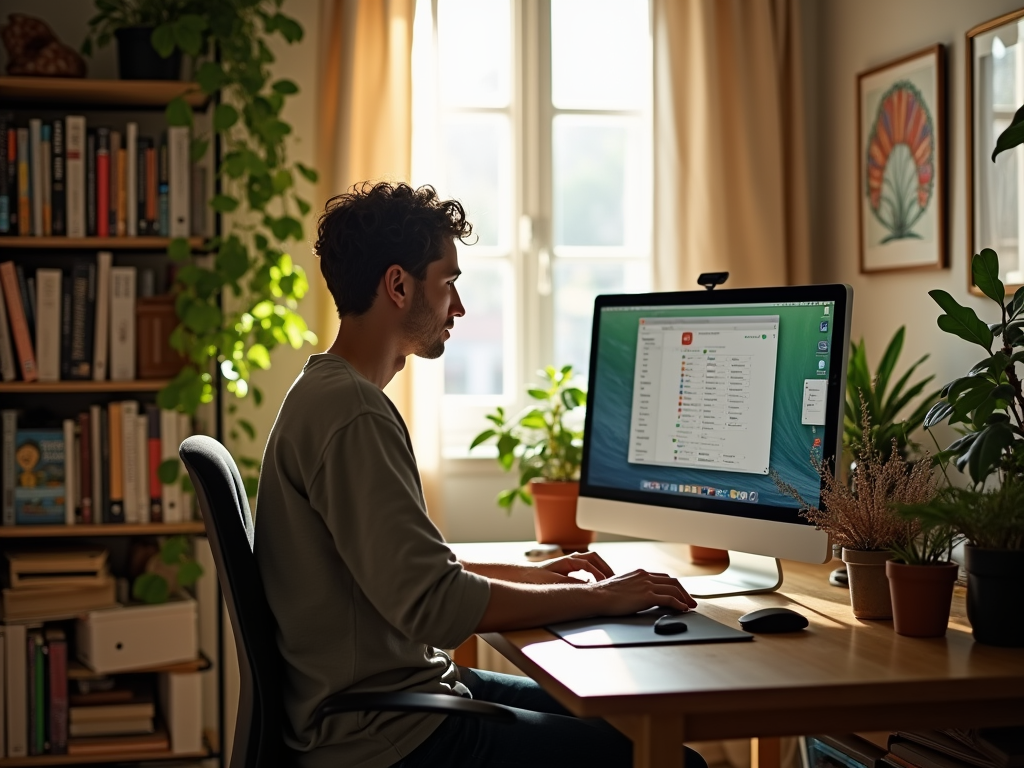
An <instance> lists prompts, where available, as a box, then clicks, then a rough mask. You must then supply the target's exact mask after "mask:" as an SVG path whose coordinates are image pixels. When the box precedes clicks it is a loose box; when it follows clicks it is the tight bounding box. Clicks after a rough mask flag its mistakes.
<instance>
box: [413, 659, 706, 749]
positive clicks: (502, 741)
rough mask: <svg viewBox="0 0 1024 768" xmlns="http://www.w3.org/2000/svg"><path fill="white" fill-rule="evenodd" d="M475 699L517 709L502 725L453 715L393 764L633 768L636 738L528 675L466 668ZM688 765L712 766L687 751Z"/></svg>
mask: <svg viewBox="0 0 1024 768" xmlns="http://www.w3.org/2000/svg"><path fill="white" fill-rule="evenodd" d="M461 671H462V682H463V683H464V684H465V685H466V687H467V688H469V690H470V691H472V692H473V698H474V699H479V700H480V701H492V702H494V703H496V704H504V705H506V706H509V707H514V708H515V709H516V717H517V718H518V720H519V722H518V723H516V724H515V725H503V724H501V723H494V722H491V721H488V720H483V719H481V718H478V717H459V716H453V715H449V716H448V717H447V718H446V719H445V721H444V723H442V724H441V726H440V727H439V728H438V729H437V730H436V731H434V732H433V733H432V734H431V735H430V736H429V737H428V738H427V740H426V741H424V742H423V743H422V744H420V746H418V747H417V748H416V749H415V750H414V751H413V752H412V754H410V755H409V756H408V757H406V758H405V759H404V760H402V761H400V762H398V763H395V765H394V767H393V768H545V767H546V766H551V768H605V767H606V766H607V768H631V766H632V765H633V743H632V742H631V741H630V740H629V739H628V738H627V737H625V736H623V735H622V734H621V733H619V732H618V731H617V730H615V729H614V728H613V727H612V726H610V725H608V723H606V722H605V721H604V720H599V719H587V720H584V719H581V718H578V717H574V716H573V715H572V714H570V713H569V712H568V711H567V710H566V709H565V708H564V707H562V706H561V705H560V704H559V703H558V702H556V701H555V700H554V699H553V698H551V697H550V696H549V695H548V694H546V693H545V692H544V690H543V689H542V688H541V687H540V686H539V685H537V683H535V682H534V681H533V680H530V679H529V678H527V677H515V676H513V675H502V674H498V673H496V672H484V671H483V670H478V669H466V668H462V669H461ZM686 768H707V763H706V762H704V758H702V757H701V756H700V755H699V754H697V753H696V752H694V751H693V750H692V749H687V750H686Z"/></svg>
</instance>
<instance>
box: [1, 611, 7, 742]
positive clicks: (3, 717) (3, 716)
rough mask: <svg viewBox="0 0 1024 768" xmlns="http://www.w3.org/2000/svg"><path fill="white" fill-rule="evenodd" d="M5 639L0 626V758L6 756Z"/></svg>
mask: <svg viewBox="0 0 1024 768" xmlns="http://www.w3.org/2000/svg"><path fill="white" fill-rule="evenodd" d="M6 639H7V638H6V634H5V632H4V628H3V626H0V757H3V756H4V755H6V754H7V711H6V707H7V696H6V691H7V681H6V679H5V677H6V676H5V674H4V667H5V666H6V665H7V652H6V647H5V644H6V643H5V641H6Z"/></svg>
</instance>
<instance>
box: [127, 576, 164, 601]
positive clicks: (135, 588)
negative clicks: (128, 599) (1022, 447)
mask: <svg viewBox="0 0 1024 768" xmlns="http://www.w3.org/2000/svg"><path fill="white" fill-rule="evenodd" d="M170 596H171V590H170V587H169V586H168V585H167V579H165V578H164V577H163V576H160V575H158V574H155V573H143V574H140V575H139V576H137V577H136V578H135V581H134V582H133V583H132V597H134V598H135V599H136V600H139V601H140V602H143V603H147V604H149V605H157V604H159V603H166V602H167V600H168V598H170Z"/></svg>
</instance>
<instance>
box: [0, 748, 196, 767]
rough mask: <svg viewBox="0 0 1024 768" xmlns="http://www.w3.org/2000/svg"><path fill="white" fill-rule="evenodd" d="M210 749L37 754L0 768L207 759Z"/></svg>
mask: <svg viewBox="0 0 1024 768" xmlns="http://www.w3.org/2000/svg"><path fill="white" fill-rule="evenodd" d="M212 756H213V753H212V752H211V751H210V750H208V749H207V750H203V751H202V752H182V753H178V754H175V753H173V752H169V751H167V750H165V749H154V750H138V751H135V752H109V753H105V754H98V755H37V756H35V757H3V758H0V768H21V767H22V766H25V767H28V766H36V765H86V764H89V763H134V762H143V761H147V760H205V759H207V758H209V757H212Z"/></svg>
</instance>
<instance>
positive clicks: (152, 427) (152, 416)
mask: <svg viewBox="0 0 1024 768" xmlns="http://www.w3.org/2000/svg"><path fill="white" fill-rule="evenodd" d="M146 422H147V430H146V434H147V437H148V440H147V444H148V448H149V454H148V455H149V521H150V522H151V523H162V522H163V521H164V508H163V501H162V495H163V486H162V485H161V484H160V460H161V454H160V450H161V449H160V408H159V406H157V405H155V404H153V403H150V404H149V405H147V406H146ZM12 474H13V470H12Z"/></svg>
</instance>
